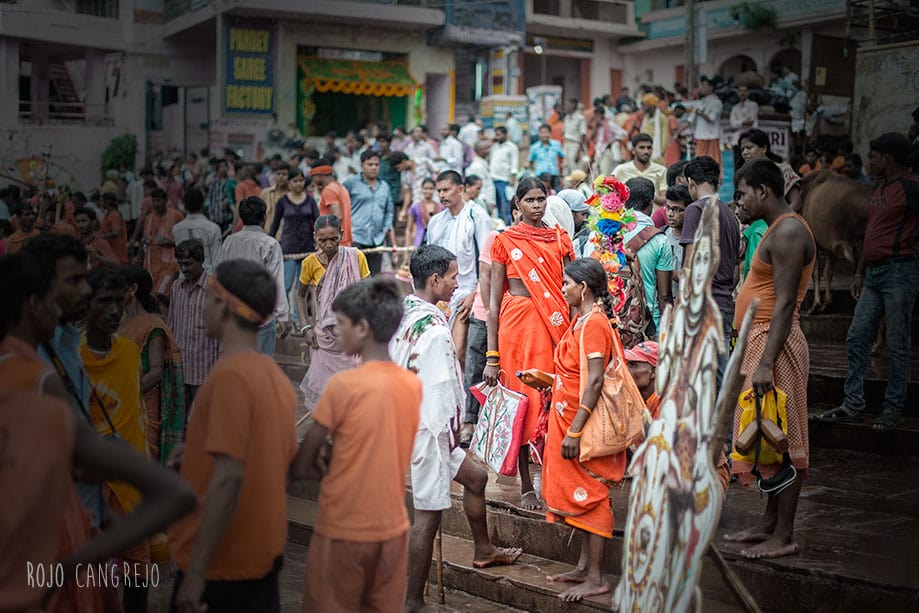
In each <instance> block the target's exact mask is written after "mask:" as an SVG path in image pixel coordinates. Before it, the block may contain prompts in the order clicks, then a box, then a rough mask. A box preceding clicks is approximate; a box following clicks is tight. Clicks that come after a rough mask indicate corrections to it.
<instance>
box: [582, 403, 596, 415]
mask: <svg viewBox="0 0 919 613" xmlns="http://www.w3.org/2000/svg"><path fill="white" fill-rule="evenodd" d="M580 408H582V409H584V410H585V411H587V414H588V415H593V414H594V410H593V409H591V408H588V407H587V405H586V404H582V405H581V407H580Z"/></svg>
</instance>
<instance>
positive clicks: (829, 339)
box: [800, 311, 919, 347]
mask: <svg viewBox="0 0 919 613" xmlns="http://www.w3.org/2000/svg"><path fill="white" fill-rule="evenodd" d="M800 323H801V330H802V331H803V332H804V336H805V337H806V338H807V342H809V343H834V344H842V345H845V344H846V335H847V334H848V332H849V325H850V324H851V323H852V313H851V311H850V312H848V313H825V314H823V315H808V314H806V313H804V312H803V311H802V313H801V319H800ZM909 333H910V342H911V345H912V346H913V347H916V346H919V316H916V317H913V319H912V322H911V325H910V330H909ZM885 342H886V341H885Z"/></svg>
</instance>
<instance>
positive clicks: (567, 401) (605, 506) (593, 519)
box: [542, 258, 626, 602]
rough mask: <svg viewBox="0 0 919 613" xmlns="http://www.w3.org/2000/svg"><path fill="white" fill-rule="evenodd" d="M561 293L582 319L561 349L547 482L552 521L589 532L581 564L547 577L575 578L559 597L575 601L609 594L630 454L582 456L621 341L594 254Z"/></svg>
mask: <svg viewBox="0 0 919 613" xmlns="http://www.w3.org/2000/svg"><path fill="white" fill-rule="evenodd" d="M562 292H563V293H564V295H565V300H566V301H567V302H568V304H570V305H571V308H572V311H573V313H574V317H575V319H574V323H573V324H572V325H571V327H569V328H568V330H567V331H566V332H565V335H564V336H563V337H562V339H561V341H560V342H559V344H558V346H557V347H556V348H555V358H554V371H555V386H554V388H553V390H552V404H551V405H550V409H549V432H548V435H547V437H546V453H545V459H544V464H543V479H542V483H543V497H544V498H545V501H546V519H547V520H548V521H552V522H564V523H566V524H568V525H569V526H572V527H574V528H577V529H578V530H580V531H581V532H583V533H584V535H583V540H582V542H581V556H580V558H579V560H578V564H577V567H576V568H575V569H574V570H572V571H569V572H566V573H562V574H559V575H552V576H550V577H547V578H546V579H547V580H548V581H553V582H556V581H557V582H567V583H575V584H576V585H574V586H573V587H571V588H570V589H568V590H567V591H565V592H563V593H562V594H560V595H559V598H561V599H562V600H566V601H569V602H573V601H577V600H581V599H583V598H585V597H587V596H593V595H596V594H605V593H607V592H609V591H610V585H609V583H608V582H607V581H606V579H604V577H603V549H604V547H605V545H606V543H605V540H606V539H611V538H613V510H612V507H611V504H610V499H609V492H610V488H612V487H614V486H616V485H618V484H619V483H620V482H621V481H622V476H623V475H624V474H625V468H626V455H625V451H622V452H620V453H617V454H614V455H611V456H605V457H600V458H593V459H591V460H588V461H586V462H581V461H580V459H579V456H580V451H581V450H580V446H581V435H582V432H581V431H582V429H583V428H584V425H585V424H586V423H587V420H588V418H589V417H590V415H591V413H592V411H593V409H594V408H595V407H596V404H597V400H598V399H599V398H600V391H601V390H602V389H603V380H604V372H605V371H606V366H607V364H609V361H610V359H611V357H612V355H613V348H614V344H615V343H620V341H619V339H618V338H616V337H615V335H616V332H614V331H613V328H612V326H611V325H610V323H609V319H610V318H612V317H614V316H615V315H614V311H613V299H612V296H610V293H609V291H608V289H607V276H606V271H605V270H604V269H603V266H602V265H601V264H600V263H599V262H598V261H597V260H594V259H592V258H583V259H579V260H575V261H574V262H572V263H570V264H568V265H567V266H566V267H565V276H564V280H563V281H562ZM582 338H583V339H584V346H583V347H582V346H581V339H582ZM582 353H583V354H584V355H585V356H586V358H587V372H582V370H581V354H582ZM582 382H586V383H583V384H582Z"/></svg>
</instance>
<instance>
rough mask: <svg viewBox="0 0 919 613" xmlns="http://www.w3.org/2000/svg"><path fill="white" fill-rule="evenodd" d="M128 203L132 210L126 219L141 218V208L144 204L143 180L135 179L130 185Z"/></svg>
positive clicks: (129, 210)
mask: <svg viewBox="0 0 919 613" xmlns="http://www.w3.org/2000/svg"><path fill="white" fill-rule="evenodd" d="M127 197H128V203H129V205H130V208H129V209H128V214H127V215H125V219H137V218H138V217H140V208H141V206H143V204H144V182H143V180H142V179H135V180H134V181H131V184H130V185H128V193H127Z"/></svg>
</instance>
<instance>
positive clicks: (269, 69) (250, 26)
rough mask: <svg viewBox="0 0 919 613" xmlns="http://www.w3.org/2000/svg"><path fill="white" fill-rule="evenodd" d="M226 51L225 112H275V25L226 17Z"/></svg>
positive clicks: (252, 113) (251, 113)
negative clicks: (227, 18)
mask: <svg viewBox="0 0 919 613" xmlns="http://www.w3.org/2000/svg"><path fill="white" fill-rule="evenodd" d="M224 44H225V53H224V88H223V111H224V112H225V113H246V114H250V115H254V114H261V115H270V114H272V113H274V27H273V25H272V24H268V23H260V22H252V21H248V20H247V21H231V20H227V22H226V29H225V36H224Z"/></svg>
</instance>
